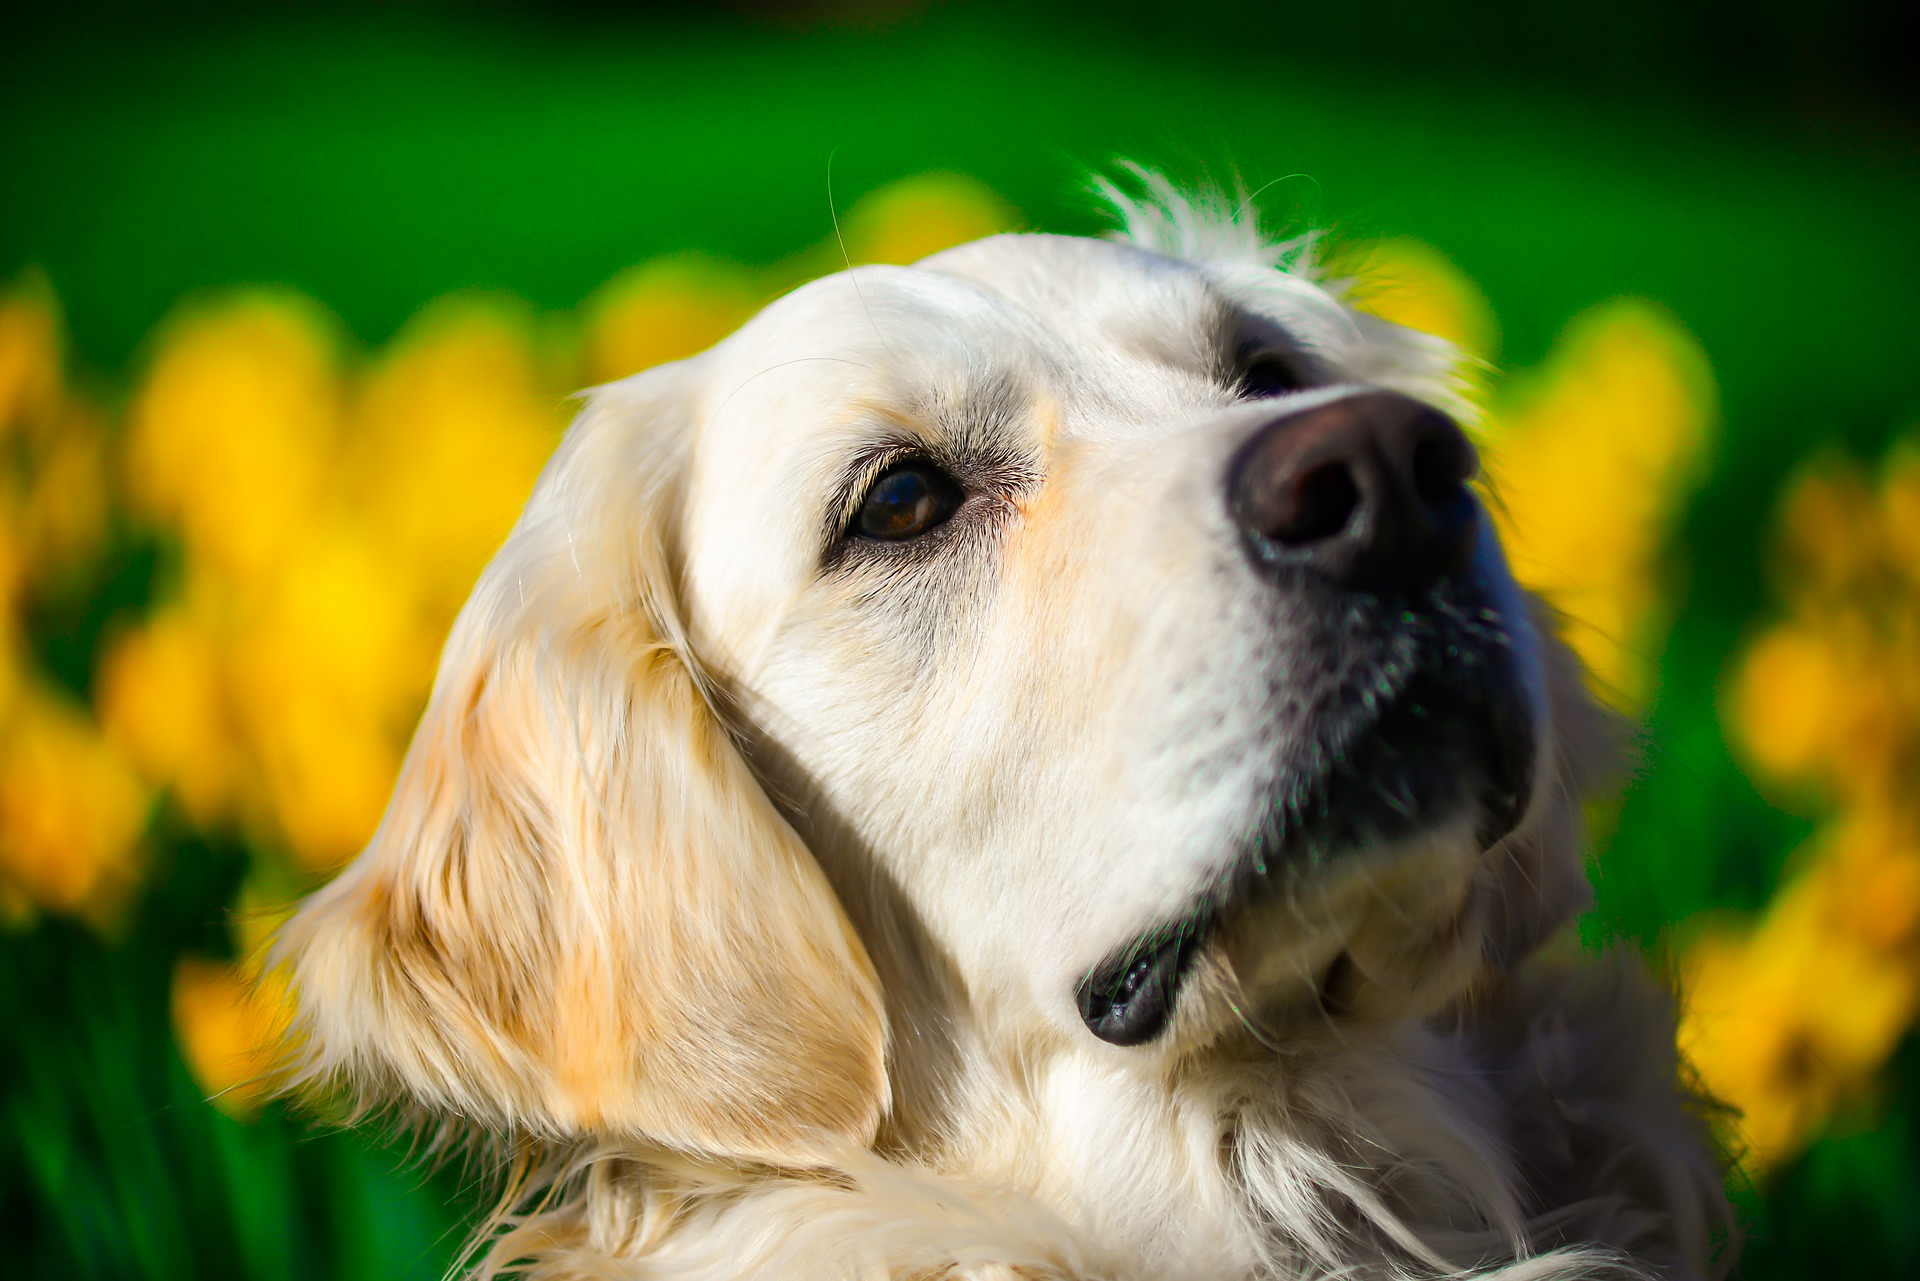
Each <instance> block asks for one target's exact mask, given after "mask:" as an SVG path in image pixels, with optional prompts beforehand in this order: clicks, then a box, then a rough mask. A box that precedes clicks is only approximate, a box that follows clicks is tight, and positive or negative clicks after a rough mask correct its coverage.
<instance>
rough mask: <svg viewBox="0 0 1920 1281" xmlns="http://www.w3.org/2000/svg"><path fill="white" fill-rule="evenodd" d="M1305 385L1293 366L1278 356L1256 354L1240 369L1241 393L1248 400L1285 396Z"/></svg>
mask: <svg viewBox="0 0 1920 1281" xmlns="http://www.w3.org/2000/svg"><path fill="white" fill-rule="evenodd" d="M1305 386H1306V383H1305V381H1304V380H1302V379H1301V377H1300V375H1299V374H1298V373H1296V372H1295V371H1294V368H1293V366H1292V365H1290V364H1288V363H1287V362H1286V361H1284V360H1282V359H1280V357H1278V356H1254V357H1252V358H1251V359H1249V360H1248V361H1247V362H1246V363H1245V364H1244V365H1242V366H1241V369H1240V395H1241V397H1242V398H1244V399H1246V400H1266V399H1268V398H1270V397H1273V396H1284V395H1286V394H1287V393H1288V392H1292V391H1299V390H1300V389H1301V388H1303V387H1305Z"/></svg>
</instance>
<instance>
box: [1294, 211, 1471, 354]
mask: <svg viewBox="0 0 1920 1281" xmlns="http://www.w3.org/2000/svg"><path fill="white" fill-rule="evenodd" d="M1326 270H1327V272H1328V274H1329V275H1331V276H1333V277H1334V278H1336V279H1340V280H1344V281H1345V282H1346V289H1347V296H1348V297H1349V298H1350V299H1351V300H1352V302H1353V304H1354V305H1355V306H1357V307H1359V308H1360V309H1361V310H1362V311H1365V312H1370V313H1371V314H1373V315H1376V316H1379V317H1380V318H1381V319H1382V320H1391V321H1392V322H1393V323H1394V324H1396V325H1405V326H1406V327H1407V328H1408V329H1418V330H1419V331H1420V332H1421V333H1425V334H1436V335H1438V336H1439V337H1441V338H1445V339H1446V340H1447V341H1448V342H1450V343H1452V344H1453V345H1454V346H1456V347H1458V348H1460V350H1461V351H1462V352H1464V353H1465V354H1466V355H1467V357H1468V358H1469V361H1470V363H1471V364H1474V365H1476V366H1477V365H1478V364H1479V363H1480V362H1484V361H1490V360H1492V359H1493V358H1494V356H1495V355H1496V354H1498V351H1499V347H1500V325H1499V322H1498V321H1496V320H1495V319H1494V315H1493V305H1492V304H1491V303H1489V302H1488V301H1487V296H1486V295H1485V294H1484V293H1482V292H1481V291H1480V286H1479V285H1477V284H1475V283H1474V281H1473V278H1472V277H1471V276H1469V275H1467V273H1465V272H1464V271H1461V270H1460V268H1458V267H1456V266H1454V264H1453V261H1452V260H1451V259H1449V258H1448V257H1447V256H1446V255H1445V254H1443V253H1441V252H1440V251H1439V250H1438V249H1435V248H1434V247H1433V246H1432V245H1429V244H1426V243H1425V242H1424V241H1419V240H1414V239H1412V238H1411V237H1407V236H1396V237H1392V238H1389V239H1385V240H1369V241H1361V242H1358V243H1355V244H1350V245H1345V246H1342V247H1340V248H1338V249H1336V250H1334V251H1332V252H1330V253H1329V255H1328V258H1327V262H1326ZM1475 381H1477V377H1476V378H1475Z"/></svg>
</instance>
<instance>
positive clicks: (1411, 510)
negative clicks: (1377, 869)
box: [1075, 392, 1539, 1045]
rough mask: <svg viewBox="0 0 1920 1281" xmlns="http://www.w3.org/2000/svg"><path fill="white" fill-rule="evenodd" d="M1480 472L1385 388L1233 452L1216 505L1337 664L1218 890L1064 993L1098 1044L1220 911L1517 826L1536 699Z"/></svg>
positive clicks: (1142, 1018) (1175, 979)
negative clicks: (1422, 845)
mask: <svg viewBox="0 0 1920 1281" xmlns="http://www.w3.org/2000/svg"><path fill="white" fill-rule="evenodd" d="M1476 465H1477V463H1476V459H1475V455H1474V452H1473V448H1472V446H1471V445H1470V444H1469V443H1468V442H1467V439H1466V437H1465V436H1464V435H1463V434H1462V433H1461V431H1460V429H1459V428H1458V427H1457V426H1455V425H1454V423H1453V422H1452V421H1451V420H1450V419H1448V418H1447V417H1446V416H1445V415H1443V414H1441V413H1440V412H1439V411H1437V410H1435V409H1433V408H1431V407H1430V406H1427V405H1424V404H1421V403H1420V402H1418V401H1414V400H1411V399H1409V398H1407V397H1404V396H1399V395H1395V394H1392V393H1387V392H1367V393H1362V394H1359V395H1355V396H1351V397H1347V398H1345V399H1342V400H1337V401H1333V402H1331V403H1326V404H1321V405H1318V406H1315V407H1313V408H1310V409H1307V410H1304V411H1301V412H1299V413H1296V414H1292V415H1288V416H1284V417H1281V418H1279V419H1276V420H1275V421H1273V422H1271V423H1269V424H1267V425H1266V426H1264V427H1263V428H1262V429H1260V430H1259V431H1257V432H1256V433H1255V434H1254V435H1253V436H1252V437H1251V438H1250V439H1249V440H1248V442H1247V443H1246V445H1245V446H1243V447H1242V449H1241V450H1240V452H1239V454H1238V455H1237V456H1236V457H1235V459H1234V461H1233V463H1232V464H1231V466H1230V467H1229V469H1228V474H1227V502H1228V506H1229V508H1230V510H1231V511H1232V512H1233V515H1234V518H1235V522H1236V525H1237V527H1238V528H1239V530H1240V533H1241V535H1242V537H1243V539H1244V541H1245V543H1246V547H1247V551H1248V554H1249V556H1250V558H1251V560H1252V562H1253V564H1254V566H1255V568H1256V570H1257V571H1258V572H1259V573H1260V574H1261V575H1262V576H1263V577H1265V578H1267V579H1268V580H1269V581H1270V582H1271V583H1272V584H1273V585H1274V586H1275V587H1276V588H1277V589H1278V590H1279V591H1280V592H1283V593H1285V594H1286V595H1287V596H1288V597H1289V598H1290V600H1291V601H1292V603H1293V604H1294V605H1295V606H1296V607H1298V606H1301V605H1304V606H1305V607H1306V609H1305V612H1306V613H1307V614H1308V615H1309V616H1310V617H1312V618H1314V619H1316V620H1319V621H1317V622H1316V623H1315V624H1314V631H1315V633H1316V635H1317V644H1316V648H1317V649H1318V650H1319V651H1320V652H1321V654H1322V655H1323V656H1324V657H1325V662H1326V663H1327V664H1328V665H1329V666H1331V667H1332V668H1334V669H1335V670H1337V672H1338V673H1339V676H1338V679H1335V680H1332V681H1329V682H1327V683H1328V685H1329V687H1330V688H1331V689H1333V690H1334V691H1335V692H1334V693H1333V694H1331V695H1329V696H1327V697H1326V698H1323V699H1322V700H1321V701H1320V702H1319V704H1318V705H1317V706H1315V707H1314V708H1313V710H1312V714H1311V716H1310V717H1309V718H1308V721H1307V723H1306V725H1305V726H1304V727H1303V728H1304V732H1303V733H1299V734H1296V735H1294V736H1293V737H1294V741H1293V742H1292V743H1291V744H1290V747H1289V749H1288V750H1287V752H1286V754H1285V757H1284V759H1282V760H1280V761H1279V762H1277V763H1276V766H1275V769H1274V772H1273V775H1272V780H1271V784H1270V787H1269V789H1268V792H1267V794H1266V798H1265V803H1264V805H1263V807H1262V811H1261V813H1260V814H1259V816H1258V818H1257V819H1256V821H1255V823H1254V824H1253V830H1251V831H1250V832H1249V833H1247V835H1246V837H1245V839H1244V841H1243V842H1242V848H1241V850H1240V851H1239V853H1238V856H1237V858H1236V859H1234V860H1233V862H1232V863H1231V866H1230V869H1229V871H1228V872H1227V873H1226V874H1225V875H1224V876H1222V877H1220V878H1219V883H1218V884H1215V885H1212V886H1209V887H1207V888H1206V889H1204V890H1203V891H1202V892H1201V893H1200V894H1199V895H1198V896H1197V898H1196V900H1195V902H1194V903H1193V905H1192V907H1191V909H1190V910H1189V911H1188V912H1186V913H1185V914H1183V915H1182V916H1180V917H1179V918H1177V919H1174V920H1170V921H1166V922H1163V923H1161V924H1159V925H1156V926H1155V927H1154V928H1152V929H1150V930H1148V931H1146V932H1144V933H1142V934H1140V935H1138V936H1136V937H1135V938H1133V939H1131V940H1129V941H1128V942H1127V943H1126V944H1125V945H1124V946H1122V947H1121V948H1119V949H1117V950H1116V951H1115V952H1113V953H1112V954H1110V955H1109V956H1108V957H1107V958H1106V959H1105V960H1104V961H1102V962H1101V963H1100V964H1099V965H1097V966H1095V967H1094V969H1093V970H1092V971H1091V972H1090V973H1088V974H1087V975H1086V976H1085V977H1084V978H1083V979H1082V980H1081V982H1080V983H1079V984H1078V985H1077V987H1076V991H1075V996H1076V1003H1077V1005H1078V1008H1079V1012H1080V1017H1081V1019H1082V1020H1083V1021H1084V1022H1085V1023H1086V1025H1087V1027H1088V1029H1089V1030H1090V1031H1092V1032H1093V1034H1094V1035H1095V1036H1097V1037H1099V1038H1101V1039H1102V1040H1104V1041H1108V1042H1110V1043H1112V1044H1115V1045H1138V1044H1142V1043H1144V1042H1147V1041H1150V1040H1152V1039H1153V1038H1154V1037H1155V1036H1157V1035H1158V1034H1159V1032H1160V1031H1161V1030H1162V1029H1163V1028H1164V1027H1165V1026H1166V1025H1167V1023H1168V1021H1169V1019H1170V1018H1171V1017H1172V1014H1173V1012H1174V1009H1175V1005H1176V1002H1177V1000H1178V997H1179V994H1180V989H1181V986H1182V982H1183V980H1184V978H1185V977H1186V975H1187V973H1188V971H1189V970H1190V969H1191V967H1192V963H1193V961H1194V959H1195V958H1196V957H1197V956H1198V955H1199V954H1200V952H1201V951H1202V949H1203V948H1204V947H1205V946H1206V945H1207V944H1208V943H1209V942H1210V941H1211V940H1212V939H1213V938H1214V936H1215V935H1216V934H1217V933H1218V932H1219V930H1220V929H1221V927H1222V925H1223V923H1228V922H1231V921H1232V920H1233V919H1234V918H1236V917H1239V916H1241V915H1242V914H1244V913H1246V912H1247V911H1249V910H1250V909H1252V908H1255V907H1258V906H1259V905H1261V904H1263V903H1267V902H1270V901H1271V900H1273V899H1274V897H1275V896H1276V895H1284V896H1288V897H1289V898H1292V897H1297V896H1298V894H1299V892H1300V891H1301V890H1302V888H1303V887H1304V886H1308V885H1310V884H1312V883H1313V882H1315V881H1317V880H1323V879H1326V878H1328V877H1330V876H1333V875H1335V874H1337V872H1338V871H1339V870H1340V869H1341V868H1342V867H1343V866H1344V865H1346V864H1348V863H1350V862H1351V861H1352V860H1353V859H1354V858H1355V857H1356V856H1358V855H1361V854H1364V853H1366V852H1368V851H1376V850H1380V849H1383V848H1387V847H1391V846H1394V845H1395V844H1396V843H1398V842H1404V841H1406V840H1408V839H1410V838H1417V837H1418V836H1419V835H1420V834H1421V833H1423V832H1427V831H1431V830H1433V829H1435V828H1437V827H1440V826H1442V825H1445V824H1457V823H1459V822H1461V821H1462V820H1463V818H1465V817H1467V816H1471V821H1472V823H1473V826H1474V829H1475V837H1476V840H1477V842H1478V845H1479V847H1480V848H1481V849H1485V848H1488V847H1491V846H1492V845H1493V844H1495V843H1496V842H1498V841H1499V840H1500V839H1502V838H1503V837H1504V836H1506V835H1507V833H1508V832H1510V831H1512V830H1513V828H1514V827H1515V826H1516V825H1517V824H1518V823H1519V822H1520V820H1521V818H1522V816H1523V815H1524V814H1525V812H1526V809H1527V805H1528V801H1529V799H1530V795H1531V789H1532V772H1533V768H1534V756H1535V748H1536V741H1535V740H1536V735H1537V730H1536V717H1537V711H1536V708H1537V702H1538V698H1539V695H1538V692H1537V690H1536V689H1534V688H1533V683H1532V682H1531V681H1529V679H1528V678H1527V676H1526V674H1525V667H1526V663H1527V661H1530V660H1528V659H1527V658H1525V657H1523V655H1522V651H1525V652H1526V653H1527V654H1530V652H1531V650H1530V641H1531V631H1530V630H1529V628H1528V625H1527V623H1526V620H1524V619H1523V618H1519V617H1516V616H1515V615H1517V613H1518V611H1519V606H1518V600H1517V597H1516V596H1515V594H1514V591H1513V589H1512V587H1511V584H1510V583H1509V582H1508V581H1507V580H1506V578H1505V573H1504V568H1503V567H1502V566H1501V564H1500V562H1499V559H1498V557H1499V553H1498V549H1497V547H1496V546H1495V545H1494V543H1493V540H1492V538H1491V536H1490V535H1487V534H1486V533H1485V531H1484V530H1483V528H1482V526H1483V524H1484V521H1485V515H1484V512H1483V511H1482V509H1481V506H1480V504H1479V502H1478V500H1477V499H1476V498H1475V497H1474V496H1473V493H1472V491H1471V489H1470V488H1469V481H1470V480H1471V478H1472V476H1473V474H1474V470H1475V467H1476ZM1295 924H1296V926H1298V925H1299V922H1298V921H1296V922H1295Z"/></svg>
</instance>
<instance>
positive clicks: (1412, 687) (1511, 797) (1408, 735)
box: [1075, 610, 1535, 1045]
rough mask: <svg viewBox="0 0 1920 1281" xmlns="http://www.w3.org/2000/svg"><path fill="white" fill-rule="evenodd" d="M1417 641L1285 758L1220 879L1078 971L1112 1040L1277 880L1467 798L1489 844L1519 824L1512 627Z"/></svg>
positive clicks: (1520, 772) (1528, 750)
mask: <svg viewBox="0 0 1920 1281" xmlns="http://www.w3.org/2000/svg"><path fill="white" fill-rule="evenodd" d="M1443 612H1445V613H1447V614H1449V615H1450V616H1451V617H1453V618H1455V619H1458V618H1460V617H1462V615H1461V614H1460V613H1459V612H1458V611H1455V610H1449V611H1443ZM1474 612H1475V613H1476V614H1479V615H1481V616H1485V615H1486V614H1487V613H1488V611H1474ZM1465 641H1471V642H1473V643H1463V642H1465ZM1420 650H1421V658H1420V661H1417V662H1411V663H1405V664H1402V665H1401V670H1403V671H1407V672H1410V673H1411V675H1409V676H1407V677H1406V678H1405V679H1404V681H1403V683H1402V684H1401V686H1400V687H1399V688H1398V689H1397V690H1391V689H1390V690H1389V692H1387V693H1386V694H1384V695H1383V694H1381V692H1380V691H1379V685H1378V683H1377V682H1373V681H1371V680H1369V681H1367V682H1363V687H1365V688H1368V689H1370V690H1372V691H1373V693H1372V696H1371V697H1350V698H1347V699H1345V700H1343V703H1342V706H1341V707H1339V708H1338V709H1337V710H1335V711H1333V712H1332V713H1331V714H1330V715H1328V716H1326V717H1325V719H1324V720H1323V723H1322V726H1321V731H1320V733H1319V734H1317V735H1316V737H1315V741H1314V742H1313V743H1312V744H1311V745H1310V747H1309V748H1308V750H1307V751H1306V752H1304V753H1302V754H1301V755H1300V756H1299V757H1298V759H1296V760H1293V761H1290V762H1287V763H1284V764H1282V765H1281V766H1280V767H1279V768H1278V770H1277V771H1276V778H1275V781H1274V785H1273V786H1272V787H1271V788H1270V790H1269V792H1268V795H1269V796H1270V797H1271V798H1272V801H1271V803H1270V804H1269V805H1268V807H1267V809H1266V812H1265V813H1264V814H1263V815H1262V816H1261V819H1260V821H1259V823H1258V825H1257V828H1256V830H1255V831H1254V832H1253V833H1251V834H1250V836H1249V839H1248V841H1247V845H1246V848H1245V850H1244V852H1243V854H1242V855H1241V857H1240V858H1239V859H1238V860H1237V861H1236V863H1235V864H1234V865H1233V867H1232V868H1231V870H1230V871H1229V872H1228V874H1227V875H1226V876H1224V877H1223V878H1222V881H1221V883H1220V884H1219V885H1217V886H1215V887H1214V888H1213V889H1212V890H1211V891H1209V892H1207V893H1204V894H1203V895H1202V896H1201V898H1200V901H1199V902H1198V903H1196V905H1195V906H1194V908H1193V910H1192V911H1191V912H1189V913H1188V914H1187V915H1186V916H1184V917H1182V918H1180V919H1179V920H1177V921H1175V922H1172V923H1170V924H1167V925H1163V926H1161V927H1158V928H1156V929H1154V930H1152V931H1149V932H1148V933H1146V934H1144V935H1142V936H1140V937H1138V938H1136V939H1134V940H1132V941H1131V942H1129V943H1128V944H1127V945H1126V946H1125V947H1123V948H1121V949H1119V950H1118V951H1116V952H1115V953H1113V954H1112V955H1111V956H1109V957H1108V958H1107V959H1106V960H1104V961H1102V962H1101V963H1100V964H1099V965H1097V966H1095V967H1094V969H1093V970H1092V971H1090V972H1089V973H1088V974H1087V975H1086V977H1085V978H1083V979H1082V980H1081V981H1080V983H1079V984H1078V985H1077V987H1076V989H1075V997H1076V1003H1077V1005H1078V1007H1079V1011H1080V1017H1081V1019H1082V1021H1083V1022H1085V1023H1086V1025H1087V1028H1088V1030H1089V1031H1091V1032H1092V1033H1093V1034H1094V1035H1095V1036H1097V1037H1099V1038H1100V1039H1101V1040H1103V1041H1107V1042H1109V1043H1111V1044H1114V1045H1141V1044H1144V1043H1145V1042H1147V1041H1150V1040H1152V1039H1153V1038H1154V1037H1155V1036H1157V1035H1158V1034H1159V1033H1160V1032H1161V1030H1162V1029H1164V1028H1165V1026H1166V1025H1167V1023H1168V1021H1169V1020H1170V1019H1171V1018H1172V1014H1173V1008H1174V1004H1175V1000H1176V999H1177V997H1178V995H1179V991H1180V988H1181V986H1182V983H1183V981H1184V979H1185V977H1186V975H1187V973H1188V972H1189V970H1190V969H1191V967H1192V962H1193V960H1194V959H1195V957H1196V956H1198V954H1199V953H1200V951H1201V949H1202V947H1203V946H1204V944H1205V943H1206V942H1207V941H1208V940H1209V939H1210V938H1211V937H1212V936H1213V934H1214V933H1215V931H1216V929H1217V927H1218V925H1219V923H1220V921H1221V920H1222V918H1223V917H1225V916H1227V915H1229V914H1231V913H1233V912H1235V911H1239V910H1244V909H1245V908H1247V907H1249V906H1252V905H1255V904H1257V903H1259V902H1260V901H1262V900H1264V899H1265V898H1266V897H1267V896H1268V895H1269V894H1270V893H1271V892H1273V889H1274V887H1276V886H1279V885H1285V884H1289V883H1297V882H1298V881H1299V880H1300V879H1301V878H1302V877H1305V876H1308V875H1311V874H1312V873H1313V872H1315V871H1317V870H1319V869H1322V868H1325V867H1328V866H1330V865H1332V864H1334V863H1336V862H1337V861H1339V860H1340V859H1341V858H1342V857H1343V856H1347V855H1350V854H1352V853H1354V852H1356V851H1360V850H1364V849H1367V848H1369V847H1377V846H1379V845H1381V844H1384V843H1387V842H1390V841H1393V840H1395V839H1397V838H1400V837H1404V836H1409V835H1412V834H1414V833H1416V832H1418V831H1421V830H1424V829H1427V828H1430V827H1432V826H1433V825H1434V824H1436V823H1438V822H1442V821H1445V820H1447V819H1449V818H1452V817H1454V816H1456V815H1458V814H1460V813H1461V812H1463V811H1464V810H1466V809H1467V808H1468V807H1470V806H1471V807H1473V808H1474V809H1475V810H1477V812H1478V813H1479V814H1480V816H1481V821H1480V827H1479V830H1478V832H1477V836H1478V839H1479V842H1480V844H1481V847H1482V848H1487V847H1491V846H1492V845H1494V844H1495V843H1496V842H1498V841H1499V840H1501V839H1502V838H1503V837H1505V836H1506V835H1507V834H1508V833H1509V832H1511V831H1512V830H1513V829H1514V828H1515V827H1517V826H1518V825H1519V823H1520V821H1521V819H1522V818H1523V817H1524V815H1525V814H1526V811H1527V807H1528V804H1529V802H1530V800H1531V795H1532V784H1533V779H1532V774H1533V762H1534V749H1535V742H1534V739H1535V726H1534V719H1533V708H1532V703H1531V700H1530V697H1529V695H1528V692H1527V685H1526V682H1525V681H1524V680H1522V679H1521V677H1520V674H1519V672H1518V671H1517V670H1516V669H1515V666H1514V661H1513V655H1512V648H1511V642H1510V640H1509V639H1508V638H1507V637H1506V636H1505V635H1504V633H1500V632H1499V630H1498V629H1497V628H1494V629H1490V630H1489V631H1488V632H1487V634H1485V635H1474V636H1471V637H1465V636H1462V635H1460V634H1458V632H1457V630H1456V629H1452V628H1445V629H1436V630H1433V631H1432V633H1431V634H1430V635H1428V636H1426V637H1424V638H1423V639H1422V640H1421V642H1420Z"/></svg>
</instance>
